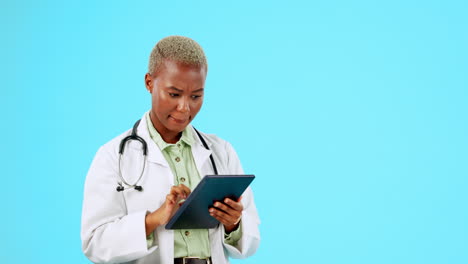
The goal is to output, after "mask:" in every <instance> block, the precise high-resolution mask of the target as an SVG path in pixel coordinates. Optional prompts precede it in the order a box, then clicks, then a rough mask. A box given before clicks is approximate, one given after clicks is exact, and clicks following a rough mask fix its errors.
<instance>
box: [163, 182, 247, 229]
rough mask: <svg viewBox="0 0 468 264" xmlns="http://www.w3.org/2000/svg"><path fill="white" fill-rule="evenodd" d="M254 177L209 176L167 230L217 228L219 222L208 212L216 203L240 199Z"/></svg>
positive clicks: (184, 204) (170, 221) (173, 218)
mask: <svg viewBox="0 0 468 264" xmlns="http://www.w3.org/2000/svg"><path fill="white" fill-rule="evenodd" d="M254 178H255V176H254V175H207V176H205V177H204V178H203V179H202V180H201V181H200V183H199V184H198V185H197V187H196V188H195V190H193V192H192V193H191V194H190V195H189V196H188V197H187V199H186V200H185V202H184V203H183V204H182V206H181V207H180V208H179V209H178V210H177V212H176V213H175V214H174V216H173V217H172V218H171V220H169V222H168V223H167V224H166V229H185V228H187V229H206V228H215V227H216V226H217V225H218V223H219V221H218V220H216V218H214V217H212V216H211V215H210V213H209V212H208V209H209V208H211V207H212V206H213V204H214V202H215V201H223V200H224V198H231V199H233V200H237V199H239V197H241V196H242V194H243V193H244V191H245V189H247V187H248V186H249V185H250V183H251V182H252V181H253V179H254Z"/></svg>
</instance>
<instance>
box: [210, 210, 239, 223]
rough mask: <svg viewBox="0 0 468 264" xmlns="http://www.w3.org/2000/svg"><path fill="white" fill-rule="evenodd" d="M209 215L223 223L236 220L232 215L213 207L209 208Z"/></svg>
mask: <svg viewBox="0 0 468 264" xmlns="http://www.w3.org/2000/svg"><path fill="white" fill-rule="evenodd" d="M210 215H211V216H213V217H214V218H216V220H218V221H219V222H221V223H222V224H223V225H232V224H233V223H234V222H235V221H236V219H234V218H233V217H231V216H229V215H228V214H226V213H223V212H222V211H219V210H216V209H215V208H211V209H210Z"/></svg>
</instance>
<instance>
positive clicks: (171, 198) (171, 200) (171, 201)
mask: <svg viewBox="0 0 468 264" xmlns="http://www.w3.org/2000/svg"><path fill="white" fill-rule="evenodd" d="M177 200H178V199H177V195H176V194H168V195H166V201H168V202H169V204H171V205H172V204H175V203H177Z"/></svg>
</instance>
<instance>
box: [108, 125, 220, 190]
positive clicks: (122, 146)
mask: <svg viewBox="0 0 468 264" xmlns="http://www.w3.org/2000/svg"><path fill="white" fill-rule="evenodd" d="M140 121H141V119H140V120H138V121H136V122H135V124H134V125H133V129H132V133H131V134H130V135H129V136H127V137H125V138H124V139H122V141H120V145H119V177H120V180H121V181H120V182H118V185H117V188H116V190H117V192H121V191H124V190H126V189H135V190H137V191H140V192H141V191H143V187H142V186H141V185H138V182H140V180H141V178H143V173H144V172H145V167H146V158H147V155H146V154H147V153H148V145H147V144H146V141H145V140H144V139H143V138H142V137H140V136H138V135H137V132H136V130H137V128H138V125H139V124H140ZM193 129H194V130H195V132H196V133H197V135H198V137H199V138H200V140H201V142H202V144H203V146H204V147H205V148H206V149H207V150H210V148H209V147H208V144H207V143H206V141H205V139H204V138H203V136H202V135H201V133H200V132H198V130H197V129H195V128H193ZM130 140H137V141H139V142H140V143H141V144H142V148H143V156H144V160H143V169H142V170H141V173H140V176H138V179H137V180H136V181H135V182H134V183H133V184H130V183H129V182H127V181H126V180H125V177H124V176H123V174H122V168H121V163H122V156H123V153H124V150H125V144H127V142H129V141H130ZM210 160H211V165H212V167H213V172H214V174H215V175H218V169H217V168H216V163H215V162H214V158H213V154H210ZM124 185H125V187H124Z"/></svg>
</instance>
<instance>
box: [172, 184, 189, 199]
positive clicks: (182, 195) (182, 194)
mask: <svg viewBox="0 0 468 264" xmlns="http://www.w3.org/2000/svg"><path fill="white" fill-rule="evenodd" d="M170 193H171V194H173V195H177V196H178V197H180V198H181V199H185V198H187V196H188V194H187V193H186V192H185V191H184V189H183V188H182V187H180V186H172V188H171V192H170Z"/></svg>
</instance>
